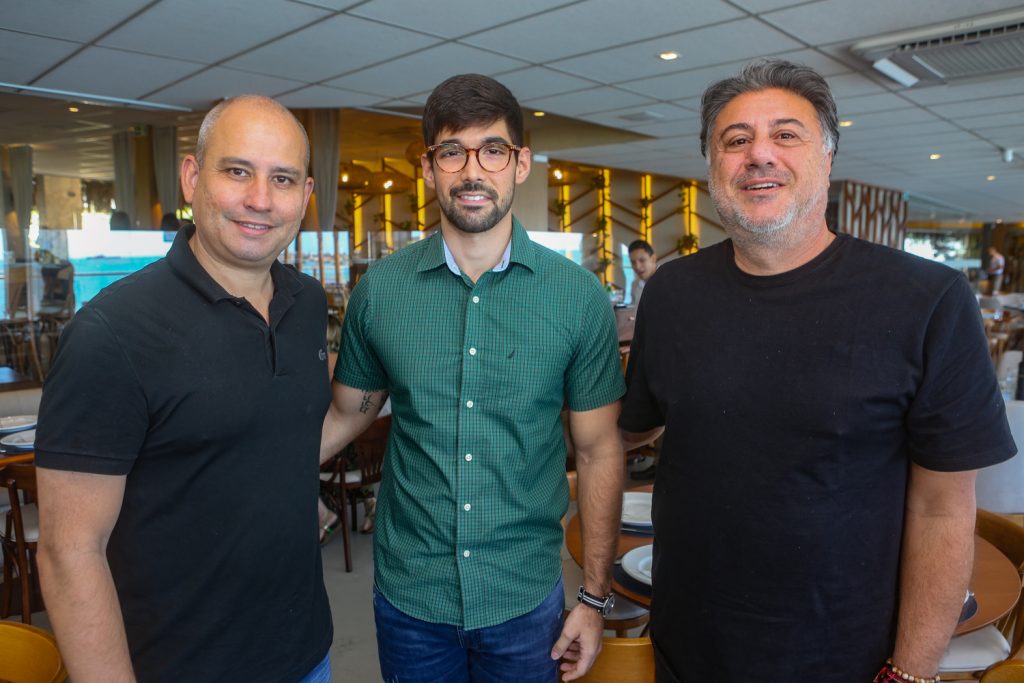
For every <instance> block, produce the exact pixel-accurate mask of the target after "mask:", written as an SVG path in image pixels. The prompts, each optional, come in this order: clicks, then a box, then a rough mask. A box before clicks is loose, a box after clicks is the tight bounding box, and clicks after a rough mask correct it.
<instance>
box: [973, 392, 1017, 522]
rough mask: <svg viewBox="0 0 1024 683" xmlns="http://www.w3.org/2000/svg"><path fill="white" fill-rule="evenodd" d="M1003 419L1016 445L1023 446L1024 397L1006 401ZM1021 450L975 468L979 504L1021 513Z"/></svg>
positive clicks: (975, 486)
mask: <svg viewBox="0 0 1024 683" xmlns="http://www.w3.org/2000/svg"><path fill="white" fill-rule="evenodd" d="M1006 421H1007V422H1008V423H1009V425H1010V435H1011V436H1013V440H1014V441H1015V442H1016V443H1017V447H1018V448H1024V401H1007V402H1006ZM1021 481H1024V453H1017V455H1015V456H1013V457H1012V458H1010V459H1009V460H1006V461H1003V462H1001V463H999V464H998V465H992V466H991V467H985V468H983V469H981V470H979V471H978V478H977V480H976V481H975V484H974V490H975V494H976V496H977V505H978V507H979V508H984V509H986V510H992V511H993V512H999V513H1002V514H1019V513H1024V486H1021V484H1020V482H1021Z"/></svg>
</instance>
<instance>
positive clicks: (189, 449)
mask: <svg viewBox="0 0 1024 683" xmlns="http://www.w3.org/2000/svg"><path fill="white" fill-rule="evenodd" d="M308 162H309V145H308V142H307V139H306V135H305V131H304V130H303V129H302V127H301V126H300V125H299V123H298V122H297V121H296V120H295V118H294V117H293V116H292V115H291V114H290V113H289V112H288V110H287V109H285V108H284V107H282V106H281V105H280V104H278V103H277V102H274V101H273V100H270V99H268V98H264V97H256V96H243V97H239V98H236V99H234V100H230V101H228V102H225V103H223V104H221V105H219V106H217V107H215V108H214V109H213V110H212V111H211V112H210V113H209V114H208V115H207V116H206V119H205V120H204V122H203V124H202V127H201V128H200V131H199V140H198V143H197V146H196V153H195V155H188V156H186V157H185V160H184V162H183V163H182V168H181V177H182V190H183V193H184V196H185V199H186V201H189V202H191V204H192V210H193V215H194V218H195V226H186V227H184V228H181V230H179V232H178V234H177V236H176V238H175V240H174V244H173V245H172V246H171V249H170V251H169V252H168V254H167V257H166V258H164V259H161V260H160V261H157V262H156V263H154V264H152V265H150V266H148V267H146V268H144V269H143V270H141V271H139V272H137V273H135V274H133V275H131V276H129V277H127V278H125V279H123V280H121V281H119V282H116V283H114V284H113V285H111V286H110V287H108V288H106V289H105V290H103V292H101V293H100V294H99V295H98V296H96V297H95V298H94V299H93V300H92V301H90V302H89V303H88V304H86V306H84V307H83V308H82V310H81V311H79V313H78V314H77V315H76V316H75V318H74V319H73V320H72V321H71V323H70V324H69V325H68V327H67V329H66V330H65V332H64V334H63V336H62V338H61V343H60V347H59V349H58V352H57V357H56V360H55V362H54V366H53V369H52V371H51V373H50V376H49V377H48V378H47V382H46V387H45V390H44V392H43V400H42V405H41V408H40V416H39V430H38V436H37V439H36V462H37V464H38V466H39V470H38V478H39V505H40V534H39V551H40V552H39V568H40V576H41V578H42V586H43V593H44V597H45V598H46V606H47V609H48V610H49V617H50V622H51V623H52V624H53V627H54V630H55V631H56V634H57V640H58V643H59V644H60V648H61V654H62V655H63V657H64V661H65V663H66V665H67V668H68V671H69V672H70V674H71V677H72V678H73V679H74V680H75V683H89V682H92V681H96V682H102V683H122V682H124V681H135V680H138V681H142V682H152V683H161V682H164V681H166V682H167V683H172V682H173V683H180V682H181V681H189V683H197V682H201V681H209V682H210V683H220V682H223V681H267V682H270V681H274V682H276V681H285V682H292V683H294V682H295V681H304V682H305V681H317V682H320V681H327V680H329V679H330V671H329V668H330V662H329V660H328V659H327V657H326V654H327V652H328V650H329V648H330V643H331V636H332V633H331V617H330V610H329V607H328V605H327V596H326V591H325V590H324V585H323V576H322V567H321V563H320V552H319V545H318V544H317V537H316V531H315V525H314V522H315V520H316V500H317V496H316V493H317V486H318V481H317V463H318V457H319V445H320V427H321V424H322V422H323V417H324V414H325V413H326V410H327V406H328V403H329V401H330V389H329V386H328V381H327V364H326V357H327V356H326V353H325V350H324V345H325V333H326V317H325V314H324V311H325V310H326V308H325V300H324V293H323V290H322V288H321V287H320V286H319V283H317V282H316V281H315V280H313V279H312V278H309V277H308V276H304V275H301V274H299V273H297V272H295V271H294V269H292V268H289V267H285V266H283V265H281V264H280V263H278V262H277V256H278V255H279V254H280V252H281V250H282V249H283V248H284V246H285V245H287V244H288V243H289V242H291V241H292V240H293V239H294V238H295V234H296V232H297V231H298V228H299V221H300V220H301V219H302V216H303V214H304V212H305V209H306V204H307V202H308V201H309V197H310V193H311V191H312V189H313V180H312V179H311V178H310V177H309V176H308V174H307V171H306V169H307V166H308Z"/></svg>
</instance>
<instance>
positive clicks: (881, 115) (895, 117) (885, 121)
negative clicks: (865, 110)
mask: <svg viewBox="0 0 1024 683" xmlns="http://www.w3.org/2000/svg"><path fill="white" fill-rule="evenodd" d="M850 120H851V121H853V125H852V126H851V127H850V128H845V129H842V132H843V134H846V133H847V132H848V131H852V130H853V129H854V128H856V129H857V130H858V131H860V130H864V129H870V128H885V127H888V126H894V125H903V124H916V123H930V122H932V121H939V120H940V119H939V117H938V116H936V115H935V114H932V113H931V112H928V111H925V110H924V109H919V108H916V107H915V108H911V109H897V110H895V111H882V112H876V113H874V114H859V115H857V116H855V117H851V118H850Z"/></svg>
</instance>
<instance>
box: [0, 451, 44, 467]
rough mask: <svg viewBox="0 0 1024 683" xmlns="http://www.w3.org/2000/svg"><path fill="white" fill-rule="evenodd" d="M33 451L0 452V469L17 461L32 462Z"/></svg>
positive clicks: (33, 458) (34, 455) (33, 457)
mask: <svg viewBox="0 0 1024 683" xmlns="http://www.w3.org/2000/svg"><path fill="white" fill-rule="evenodd" d="M35 457H36V454H35V451H27V452H25V453H0V470H2V469H3V468H5V467H7V466H8V465H16V464H18V463H19V462H32V461H33V460H35Z"/></svg>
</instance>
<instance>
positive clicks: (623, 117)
mask: <svg viewBox="0 0 1024 683" xmlns="http://www.w3.org/2000/svg"><path fill="white" fill-rule="evenodd" d="M638 116H642V117H643V118H641V119H639V120H638V118H637V117H638ZM582 118H584V119H586V120H587V121H590V122H591V123H598V124H601V125H602V126H610V127H612V128H625V129H627V130H638V129H639V128H641V127H643V126H647V125H652V124H658V123H670V122H671V123H678V122H680V121H687V122H693V121H696V120H697V118H698V117H697V115H696V114H694V113H693V112H692V111H690V110H689V109H683V108H682V107H677V106H675V105H672V104H666V103H664V102H660V103H657V104H647V105H641V106H636V107H626V108H624V109H615V110H612V111H608V112H603V113H600V114H588V115H586V116H583V117H582Z"/></svg>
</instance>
